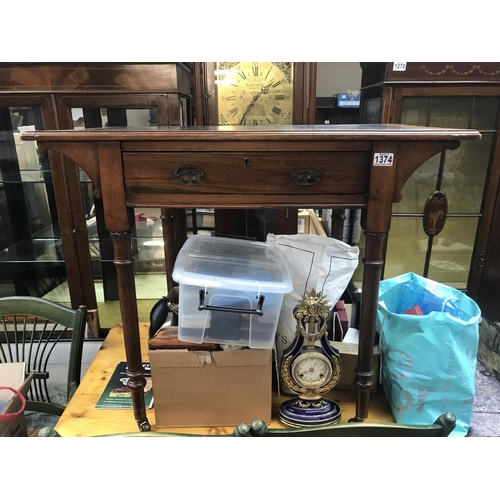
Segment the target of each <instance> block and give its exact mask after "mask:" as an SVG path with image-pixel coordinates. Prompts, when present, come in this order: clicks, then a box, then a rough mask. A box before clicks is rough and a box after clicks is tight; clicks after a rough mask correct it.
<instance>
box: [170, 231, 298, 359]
mask: <svg viewBox="0 0 500 500" xmlns="http://www.w3.org/2000/svg"><path fill="white" fill-rule="evenodd" d="M172 277H173V279H174V280H175V281H177V283H179V327H178V328H179V330H178V331H179V339H180V340H184V341H187V342H197V343H201V342H215V343H219V344H232V345H238V346H249V347H254V348H260V349H269V348H271V347H272V346H273V343H274V336H275V334H276V327H277V324H278V319H279V316H280V312H281V305H282V302H283V295H284V294H285V293H288V292H290V291H292V289H293V285H292V280H291V276H290V271H289V269H288V266H287V263H286V261H285V258H284V256H283V255H282V254H281V250H280V249H279V248H278V246H277V245H275V244H273V243H263V242H260V241H250V240H242V239H237V238H225V237H220V236H202V235H193V236H190V237H189V238H188V239H187V241H186V242H185V243H184V245H183V247H182V248H181V251H180V252H179V255H178V256H177V259H176V261H175V264H174V270H173V273H172Z"/></svg>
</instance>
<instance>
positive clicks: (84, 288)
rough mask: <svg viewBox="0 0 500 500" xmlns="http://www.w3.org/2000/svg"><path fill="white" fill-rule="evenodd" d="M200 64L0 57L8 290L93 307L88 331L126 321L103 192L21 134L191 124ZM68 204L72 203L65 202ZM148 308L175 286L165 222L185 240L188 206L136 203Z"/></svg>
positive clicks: (3, 276) (1, 290) (1, 285)
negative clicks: (0, 60)
mask: <svg viewBox="0 0 500 500" xmlns="http://www.w3.org/2000/svg"><path fill="white" fill-rule="evenodd" d="M192 95H193V65H192V64H191V63H161V64H160V63H158V64H115V63H105V64H104V63H102V64H93V65H89V64H48V63H38V64H31V63H30V64H28V63H26V64H0V296H9V295H22V296H36V297H45V298H49V299H52V300H54V301H56V302H59V303H63V304H66V305H70V306H71V307H74V308H76V307H78V306H79V305H80V304H83V305H85V306H87V308H88V310H89V312H90V314H89V317H90V321H89V336H91V337H97V336H99V335H100V334H102V333H105V331H107V329H108V328H110V327H111V326H113V325H114V324H115V323H117V322H119V321H120V313H119V307H118V288H117V279H116V271H115V268H114V266H113V263H112V259H113V257H112V244H111V239H110V235H109V232H108V231H106V229H105V227H104V222H103V211H102V203H101V198H100V193H99V192H96V187H95V185H94V184H93V183H92V181H91V180H90V178H89V177H88V176H87V174H85V172H84V171H83V170H82V169H81V168H80V166H79V165H78V163H77V162H74V161H72V159H69V158H63V157H62V156H60V155H58V154H53V153H48V154H47V153H46V152H45V151H40V150H39V149H38V148H37V144H36V142H32V143H26V142H21V141H20V136H21V134H22V133H23V132H26V131H36V130H47V129H51V130H62V129H89V128H106V127H121V126H124V127H125V126H127V127H138V128H149V127H156V126H157V125H160V126H161V125H191V124H193V120H194V118H193V105H194V103H193V100H192ZM67 203H69V204H70V206H71V210H63V211H61V210H58V207H61V206H67ZM129 217H130V219H131V221H132V222H133V230H132V231H133V239H132V245H133V252H134V258H135V260H136V281H137V286H138V290H141V289H142V290H143V295H141V296H140V298H142V299H144V300H143V301H142V303H143V304H144V310H145V312H146V311H149V310H150V308H151V307H152V305H153V304H154V303H155V302H156V301H157V300H158V299H159V298H160V297H161V296H162V295H164V294H165V293H166V291H167V283H166V280H165V255H164V246H163V238H162V233H163V228H164V226H165V225H174V226H175V234H176V235H178V240H177V242H176V246H177V247H178V248H180V246H181V245H182V243H183V241H184V239H185V236H186V228H187V222H186V216H185V212H184V211H178V210H173V209H169V210H163V209H160V208H157V209H153V208H148V209H142V208H141V207H135V208H131V209H129Z"/></svg>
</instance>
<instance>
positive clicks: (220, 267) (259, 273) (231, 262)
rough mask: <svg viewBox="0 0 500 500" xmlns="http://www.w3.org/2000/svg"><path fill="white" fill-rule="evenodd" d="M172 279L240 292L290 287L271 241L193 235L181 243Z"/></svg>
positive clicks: (287, 273)
mask: <svg viewBox="0 0 500 500" xmlns="http://www.w3.org/2000/svg"><path fill="white" fill-rule="evenodd" d="M172 278H173V279H174V280H175V281H177V282H178V283H181V284H185V285H194V286H207V287H212V288H228V289H232V290H242V291H260V292H268V293H287V292H291V291H292V290H293V284H292V278H291V276H290V271H289V269H288V265H287V263H286V260H285V257H284V256H283V254H282V253H281V250H280V249H279V247H278V246H277V245H276V244H274V243H264V242H260V241H251V240H242V239H237V238H225V237H221V236H205V235H198V234H195V235H192V236H190V237H189V238H188V239H187V240H186V242H185V243H184V245H183V246H182V248H181V250H180V252H179V254H178V255H177V259H176V261H175V264H174V269H173V272H172Z"/></svg>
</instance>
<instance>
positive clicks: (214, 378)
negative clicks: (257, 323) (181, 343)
mask: <svg viewBox="0 0 500 500" xmlns="http://www.w3.org/2000/svg"><path fill="white" fill-rule="evenodd" d="M149 360H150V363H151V376H152V382H153V393H154V405H153V408H154V412H155V416H156V426H157V427H205V426H215V427H219V426H233V425H234V426H236V425H239V424H240V423H241V422H247V423H250V422H251V421H252V420H253V419H255V418H260V419H262V420H264V421H265V422H266V423H270V422H271V399H272V388H271V386H272V349H239V350H233V351H214V352H210V351H187V350H170V349H165V350H150V351H149Z"/></svg>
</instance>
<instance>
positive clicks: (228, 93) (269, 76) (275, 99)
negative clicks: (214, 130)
mask: <svg viewBox="0 0 500 500" xmlns="http://www.w3.org/2000/svg"><path fill="white" fill-rule="evenodd" d="M216 82H217V102H218V117H219V120H218V121H219V124H220V125H285V124H291V123H292V111H293V63H291V62H288V63H279V62H219V63H217V69H216Z"/></svg>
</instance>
